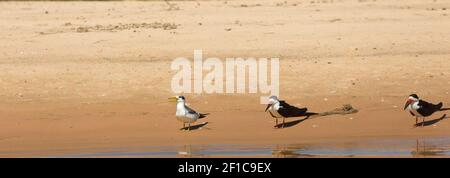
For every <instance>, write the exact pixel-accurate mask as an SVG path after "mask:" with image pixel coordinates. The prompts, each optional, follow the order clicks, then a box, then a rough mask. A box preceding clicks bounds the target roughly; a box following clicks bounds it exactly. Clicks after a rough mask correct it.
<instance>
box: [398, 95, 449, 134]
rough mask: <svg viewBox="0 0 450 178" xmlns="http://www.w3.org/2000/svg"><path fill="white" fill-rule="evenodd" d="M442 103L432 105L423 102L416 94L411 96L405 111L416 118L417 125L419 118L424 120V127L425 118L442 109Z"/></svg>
mask: <svg viewBox="0 0 450 178" xmlns="http://www.w3.org/2000/svg"><path fill="white" fill-rule="evenodd" d="M442 106H443V104H442V102H440V103H439V104H431V103H429V102H426V101H423V100H421V99H419V96H417V95H416V94H412V95H409V98H408V100H407V101H406V104H405V108H404V110H409V112H410V113H411V115H413V116H414V117H416V124H415V126H417V122H418V119H419V118H422V127H423V126H424V124H425V118H426V117H428V116H431V115H433V113H435V112H437V111H439V110H441V109H442Z"/></svg>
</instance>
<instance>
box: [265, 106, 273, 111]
mask: <svg viewBox="0 0 450 178" xmlns="http://www.w3.org/2000/svg"><path fill="white" fill-rule="evenodd" d="M272 105H273V104H268V105H267V108H266V110H265V111H264V112H267V110H268V109H269V108H270V107H271V106H272Z"/></svg>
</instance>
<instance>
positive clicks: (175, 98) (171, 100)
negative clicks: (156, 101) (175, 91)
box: [168, 96, 178, 102]
mask: <svg viewBox="0 0 450 178" xmlns="http://www.w3.org/2000/svg"><path fill="white" fill-rule="evenodd" d="M168 99H169V102H176V101H177V100H178V98H177V97H176V96H172V97H170V98H168Z"/></svg>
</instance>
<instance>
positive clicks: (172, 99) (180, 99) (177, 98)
mask: <svg viewBox="0 0 450 178" xmlns="http://www.w3.org/2000/svg"><path fill="white" fill-rule="evenodd" d="M184 101H186V99H185V98H184V96H172V97H170V98H169V102H184Z"/></svg>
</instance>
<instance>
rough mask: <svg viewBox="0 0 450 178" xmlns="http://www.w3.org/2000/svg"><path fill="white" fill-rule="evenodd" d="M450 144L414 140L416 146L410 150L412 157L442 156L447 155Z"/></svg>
mask: <svg viewBox="0 0 450 178" xmlns="http://www.w3.org/2000/svg"><path fill="white" fill-rule="evenodd" d="M449 151H450V146H449V145H448V143H445V142H444V143H441V144H439V143H433V142H427V141H426V140H422V141H421V140H419V139H417V140H416V148H415V150H413V151H411V155H413V157H442V156H449V155H450V154H449Z"/></svg>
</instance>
